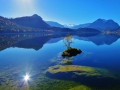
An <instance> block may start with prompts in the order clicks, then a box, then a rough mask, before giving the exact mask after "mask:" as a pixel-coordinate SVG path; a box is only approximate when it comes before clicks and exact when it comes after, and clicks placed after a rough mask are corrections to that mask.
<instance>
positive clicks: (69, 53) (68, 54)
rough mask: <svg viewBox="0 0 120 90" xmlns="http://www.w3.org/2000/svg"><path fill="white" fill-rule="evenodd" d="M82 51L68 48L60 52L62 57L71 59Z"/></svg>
mask: <svg viewBox="0 0 120 90" xmlns="http://www.w3.org/2000/svg"><path fill="white" fill-rule="evenodd" d="M81 52H82V51H81V50H80V49H77V48H71V47H70V48H68V49H67V50H65V51H63V52H62V57H63V58H65V57H72V56H76V55H77V54H80V53H81Z"/></svg>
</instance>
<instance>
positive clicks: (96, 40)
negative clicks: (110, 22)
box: [0, 33, 120, 90]
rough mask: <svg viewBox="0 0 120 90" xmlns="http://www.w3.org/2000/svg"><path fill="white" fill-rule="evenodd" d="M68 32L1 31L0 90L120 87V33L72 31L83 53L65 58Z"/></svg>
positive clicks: (107, 89) (103, 89)
mask: <svg viewBox="0 0 120 90" xmlns="http://www.w3.org/2000/svg"><path fill="white" fill-rule="evenodd" d="M65 36H66V33H60V34H53V33H46V34H44V33H43V34H1V35H0V90H119V89H120V86H119V85H120V72H119V71H120V46H119V45H120V39H119V38H120V36H119V35H115V34H99V35H92V34H91V35H88V34H87V35H72V42H73V43H71V47H74V48H77V49H80V50H81V51H82V53H80V54H78V55H76V56H73V57H70V58H63V57H62V56H61V54H62V52H63V51H64V50H66V49H67V47H66V46H65V44H64V42H63V38H64V37H65ZM67 60H69V61H70V63H67Z"/></svg>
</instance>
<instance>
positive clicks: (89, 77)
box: [45, 65, 120, 90]
mask: <svg viewBox="0 0 120 90" xmlns="http://www.w3.org/2000/svg"><path fill="white" fill-rule="evenodd" d="M45 74H46V76H47V77H49V78H53V79H58V80H69V81H75V82H79V83H82V84H83V85H87V86H89V87H96V88H97V87H99V88H105V87H107V88H108V87H110V86H111V87H115V86H116V84H115V83H116V82H117V83H119V84H120V81H119V80H117V78H116V76H115V75H114V74H113V73H111V72H110V71H108V70H106V69H101V68H93V67H88V66H78V65H55V66H51V67H49V68H48V69H47V70H46V72H45ZM76 88H78V87H76ZM73 90H77V89H74V88H73ZM78 90H79V89H78ZM83 90H84V89H83ZM85 90H89V89H85ZM92 90H93V89H92ZM113 90H114V89H113Z"/></svg>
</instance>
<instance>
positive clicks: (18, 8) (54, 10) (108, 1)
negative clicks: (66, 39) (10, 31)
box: [0, 0, 120, 24]
mask: <svg viewBox="0 0 120 90" xmlns="http://www.w3.org/2000/svg"><path fill="white" fill-rule="evenodd" d="M33 14H38V15H39V16H41V17H42V18H43V20H46V21H56V22H59V23H61V24H83V23H89V22H93V21H95V20H96V19H98V18H102V19H113V20H114V21H116V22H117V23H119V24H120V18H119V17H120V0H0V16H4V17H8V18H9V17H13V18H14V17H21V16H31V15H33Z"/></svg>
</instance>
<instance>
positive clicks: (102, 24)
mask: <svg viewBox="0 0 120 90" xmlns="http://www.w3.org/2000/svg"><path fill="white" fill-rule="evenodd" d="M118 27H119V25H118V23H116V22H114V21H113V20H111V19H110V20H105V19H97V20H96V21H94V22H93V23H91V24H90V25H89V26H88V28H94V29H98V30H114V29H116V28H118Z"/></svg>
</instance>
